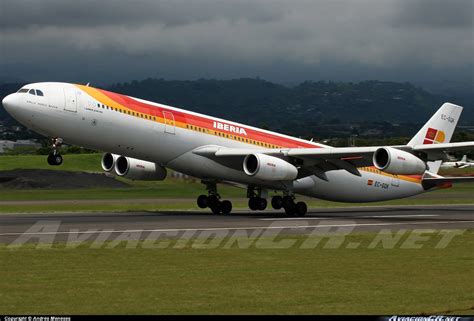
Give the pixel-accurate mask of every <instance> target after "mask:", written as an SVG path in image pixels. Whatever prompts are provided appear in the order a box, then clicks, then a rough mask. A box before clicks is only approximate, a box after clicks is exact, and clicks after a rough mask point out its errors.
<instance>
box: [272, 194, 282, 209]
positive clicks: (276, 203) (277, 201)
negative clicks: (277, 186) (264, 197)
mask: <svg viewBox="0 0 474 321" xmlns="http://www.w3.org/2000/svg"><path fill="white" fill-rule="evenodd" d="M272 207H273V208H274V209H276V210H279V209H281V208H282V207H283V197H281V196H273V197H272Z"/></svg>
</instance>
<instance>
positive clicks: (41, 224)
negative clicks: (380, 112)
mask: <svg viewBox="0 0 474 321" xmlns="http://www.w3.org/2000/svg"><path fill="white" fill-rule="evenodd" d="M401 229H407V230H412V229H435V230H441V229H443V230H446V229H463V230H465V229H474V205H436V206H425V205H423V206H416V205H412V206H407V205H403V206H380V207H378V206H371V207H345V208H318V209H312V210H310V211H309V213H308V214H307V216H305V217H301V218H299V217H298V218H297V217H285V216H284V215H283V213H282V212H280V211H264V212H252V211H245V210H240V211H239V210H237V211H234V212H233V213H232V214H231V215H212V214H209V213H207V212H204V211H160V212H127V213H100V214H92V213H69V214H15V215H10V214H5V215H0V243H6V244H10V243H12V242H13V243H14V242H19V240H21V241H24V243H26V242H64V241H71V240H88V241H94V240H96V239H97V238H102V239H104V238H105V237H107V240H113V239H114V238H115V237H117V236H119V235H122V236H123V235H126V237H127V238H129V239H139V240H143V239H149V237H150V235H155V236H156V235H159V237H160V238H163V237H196V236H199V235H200V233H203V232H207V233H206V235H208V234H209V233H211V234H213V235H215V236H230V235H233V234H234V233H235V232H239V233H240V234H239V235H250V234H252V233H253V232H255V231H265V232H267V233H276V232H278V233H283V234H285V235H291V234H310V233H315V232H317V231H324V232H327V231H332V232H337V231H344V232H347V231H349V232H362V231H374V232H377V231H381V230H390V231H397V230H401ZM242 233H244V234H242ZM20 243H21V242H20Z"/></svg>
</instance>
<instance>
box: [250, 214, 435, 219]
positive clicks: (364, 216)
mask: <svg viewBox="0 0 474 321" xmlns="http://www.w3.org/2000/svg"><path fill="white" fill-rule="evenodd" d="M433 216H441V215H440V214H413V215H363V216H351V218H390V217H402V218H406V217H433ZM341 218H342V217H341V216H336V217H276V218H261V219H259V220H260V221H288V220H289V221H292V220H335V219H341Z"/></svg>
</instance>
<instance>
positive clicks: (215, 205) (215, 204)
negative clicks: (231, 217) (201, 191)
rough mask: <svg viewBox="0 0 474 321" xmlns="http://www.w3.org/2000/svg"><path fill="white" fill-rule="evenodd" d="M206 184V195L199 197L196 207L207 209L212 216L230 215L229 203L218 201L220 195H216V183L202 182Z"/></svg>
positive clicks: (230, 207) (230, 206)
mask: <svg viewBox="0 0 474 321" xmlns="http://www.w3.org/2000/svg"><path fill="white" fill-rule="evenodd" d="M203 183H204V184H206V188H207V191H208V195H207V196H206V195H199V197H198V198H197V205H198V206H199V207H200V208H206V207H209V208H210V209H211V211H212V213H214V214H230V212H232V203H231V201H228V200H224V201H221V200H220V198H221V197H220V195H219V194H218V193H217V187H216V183H214V182H203Z"/></svg>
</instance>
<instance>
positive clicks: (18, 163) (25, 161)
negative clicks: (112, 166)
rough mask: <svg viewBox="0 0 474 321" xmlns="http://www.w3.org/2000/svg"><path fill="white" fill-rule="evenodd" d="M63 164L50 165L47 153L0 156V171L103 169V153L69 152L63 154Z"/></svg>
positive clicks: (94, 170)
mask: <svg viewBox="0 0 474 321" xmlns="http://www.w3.org/2000/svg"><path fill="white" fill-rule="evenodd" d="M63 157H64V163H63V164H62V165H61V166H50V165H48V163H47V162H46V155H14V156H0V171H6V170H11V169H17V168H21V169H52V170H64V171H92V172H100V171H102V168H101V165H100V160H101V157H102V154H69V155H63Z"/></svg>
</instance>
